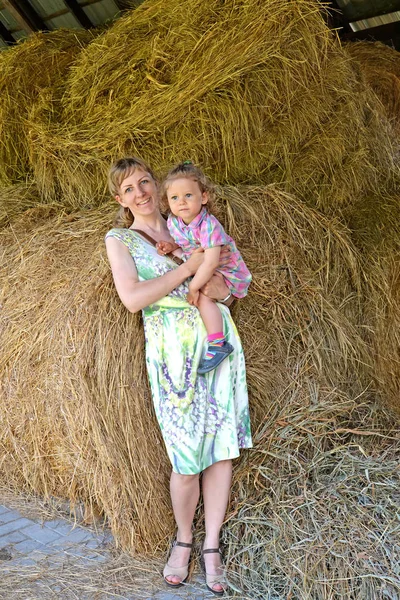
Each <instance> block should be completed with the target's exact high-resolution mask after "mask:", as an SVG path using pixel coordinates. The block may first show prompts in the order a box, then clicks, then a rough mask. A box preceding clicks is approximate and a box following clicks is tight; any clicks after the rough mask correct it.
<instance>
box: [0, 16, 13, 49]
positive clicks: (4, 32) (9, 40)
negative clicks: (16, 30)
mask: <svg viewBox="0 0 400 600" xmlns="http://www.w3.org/2000/svg"><path fill="white" fill-rule="evenodd" d="M0 35H1V37H2V38H3V40H4V41H5V43H6V44H7V46H12V45H13V44H15V39H14V38H13V36H12V35H11V32H10V31H9V30H8V29H7V27H6V26H5V25H3V23H2V22H1V21H0Z"/></svg>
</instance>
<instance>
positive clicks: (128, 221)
mask: <svg viewBox="0 0 400 600" xmlns="http://www.w3.org/2000/svg"><path fill="white" fill-rule="evenodd" d="M136 169H140V170H141V171H144V172H145V173H148V174H149V175H150V177H151V178H152V179H153V180H154V182H155V183H157V179H156V177H155V175H154V173H153V170H152V169H151V168H150V167H149V165H148V164H147V163H146V162H144V160H142V159H141V158H138V157H137V156H128V157H126V158H120V159H119V160H116V161H115V163H113V164H112V165H111V167H110V170H109V172H108V189H109V190H110V194H111V195H112V197H113V198H115V197H116V196H119V194H120V187H121V183H122V182H123V181H124V179H126V178H127V177H129V175H131V174H132V173H134V171H136ZM133 221H134V218H133V215H132V213H131V211H130V210H129V208H125V207H123V206H121V207H120V208H119V210H118V213H117V215H116V217H115V220H114V226H115V227H123V228H129V227H130V226H131V225H132V223H133Z"/></svg>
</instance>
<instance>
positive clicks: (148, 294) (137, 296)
mask: <svg viewBox="0 0 400 600" xmlns="http://www.w3.org/2000/svg"><path fill="white" fill-rule="evenodd" d="M106 248H107V255H108V260H109V261H110V265H111V270H112V274H113V278H114V283H115V287H116V288H117V292H118V296H119V297H120V298H121V301H122V303H123V304H124V306H126V308H127V309H128V310H129V311H130V312H132V313H135V312H138V311H139V310H141V309H142V308H144V307H145V306H148V305H149V304H152V303H153V302H157V300H160V298H164V296H167V294H169V293H170V292H172V290H174V289H175V288H176V287H178V285H180V284H181V283H183V282H184V281H185V279H187V278H188V277H190V276H191V275H193V274H194V273H195V272H196V271H197V269H198V268H199V266H200V265H201V263H202V262H203V254H202V253H199V252H196V253H194V254H193V255H192V256H191V257H190V258H189V260H187V261H186V262H185V263H183V264H182V265H180V266H179V267H177V268H176V269H173V270H171V271H168V273H165V275H161V277H156V278H154V279H150V280H148V281H139V278H138V273H137V270H136V267H135V263H134V261H133V258H132V256H131V255H130V252H129V250H128V248H127V247H126V246H125V245H124V244H123V243H122V242H120V241H119V240H117V239H116V238H113V237H108V238H107V239H106Z"/></svg>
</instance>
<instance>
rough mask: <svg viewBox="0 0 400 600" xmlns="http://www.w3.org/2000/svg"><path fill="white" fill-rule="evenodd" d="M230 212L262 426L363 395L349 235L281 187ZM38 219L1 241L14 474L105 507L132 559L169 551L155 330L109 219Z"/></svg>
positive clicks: (20, 482) (243, 325)
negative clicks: (118, 252) (109, 256)
mask: <svg viewBox="0 0 400 600" xmlns="http://www.w3.org/2000/svg"><path fill="white" fill-rule="evenodd" d="M221 205H222V209H223V214H224V215H225V222H226V225H227V226H228V229H229V231H230V232H231V233H232V234H233V235H234V236H236V237H237V239H238V242H239V245H241V246H243V251H244V252H243V253H244V256H245V259H246V262H247V263H248V264H249V266H250V268H251V269H252V271H253V274H254V285H253V290H252V293H251V295H250V297H249V298H248V299H247V300H245V301H243V303H240V305H239V307H238V315H237V323H238V326H239V329H240V331H241V335H242V337H243V341H244V346H245V350H246V356H247V360H248V365H249V366H248V379H249V387H250V393H251V403H252V415H253V422H254V429H255V430H256V429H257V427H261V426H262V427H266V428H268V427H270V426H271V425H272V423H273V422H274V420H275V416H276V414H277V411H280V412H282V413H285V412H287V411H288V410H291V409H293V407H294V406H295V407H296V410H297V411H299V414H302V411H303V408H304V410H307V411H309V410H311V409H310V406H312V405H314V403H317V404H318V401H319V397H320V392H319V391H318V390H319V388H321V389H322V388H323V389H324V390H326V391H327V393H328V395H329V394H330V397H331V399H332V404H334V403H335V400H334V399H335V398H338V397H340V396H341V394H342V393H343V394H344V393H346V392H349V393H350V390H351V391H352V393H353V394H354V395H355V396H356V395H358V394H359V393H361V391H362V390H363V389H364V386H365V385H366V383H367V382H366V377H367V375H366V372H365V370H363V365H364V364H365V362H366V357H365V347H364V344H363V342H362V339H361V337H360V335H359V330H358V328H359V321H360V318H361V316H360V306H359V301H358V297H357V293H358V292H357V290H358V287H359V280H358V277H359V274H358V265H359V259H358V257H357V255H356V253H354V251H353V249H352V247H351V244H350V243H349V241H348V239H347V236H346V232H344V231H342V230H341V228H340V227H339V226H337V225H336V224H330V223H329V222H327V221H326V220H325V219H324V218H323V217H321V216H320V215H318V214H317V213H316V212H314V211H312V210H311V209H308V208H306V207H305V206H303V205H302V204H301V203H299V202H297V201H296V200H295V199H294V198H292V197H289V196H287V195H285V194H284V193H283V192H279V191H277V190H274V189H273V188H271V189H262V188H249V189H245V190H243V191H240V190H235V189H234V188H224V189H223V190H222V200H221ZM113 210H114V207H112V211H113ZM37 220H38V216H37V215H36V224H37V226H36V227H35V228H34V229H33V230H32V228H31V227H30V226H29V215H28V217H27V218H26V217H24V219H21V220H20V221H19V222H14V223H13V227H12V230H10V231H8V230H3V231H2V232H0V236H1V240H2V247H3V250H2V253H3V257H4V260H3V264H2V279H3V280H4V281H5V286H4V288H3V293H2V300H1V303H2V307H3V310H2V321H1V326H0V331H1V336H2V340H1V347H2V349H3V352H2V355H1V358H0V374H1V381H2V389H3V400H2V412H3V415H4V419H5V425H6V426H5V427H4V428H3V430H2V432H1V435H2V439H1V445H2V448H3V457H2V460H3V464H4V465H5V467H6V468H7V470H6V471H3V472H4V473H7V480H8V482H9V483H12V482H14V484H15V485H17V486H18V487H20V488H24V487H25V488H29V489H34V490H35V491H36V492H38V493H40V494H49V493H51V494H53V495H60V496H67V497H70V498H71V499H78V498H81V499H84V500H85V501H86V502H88V503H93V504H95V505H97V506H98V507H99V508H100V509H101V510H103V511H104V512H105V513H106V514H107V515H108V517H109V518H110V522H111V524H112V527H113V529H114V532H115V533H116V535H117V537H118V539H119V540H120V542H121V543H122V544H123V545H124V546H125V547H128V548H131V549H136V550H139V549H141V550H143V549H145V550H147V551H150V549H153V550H155V549H157V548H159V547H161V546H162V545H165V540H166V538H167V537H168V535H169V534H170V533H171V527H172V518H171V514H170V508H169V499H168V491H167V489H168V486H167V478H168V472H169V467H168V465H167V459H166V456H165V452H164V449H163V447H162V444H161V442H160V434H159V432H158V427H157V425H156V423H155V419H154V415H153V412H152V408H151V401H150V398H149V392H148V387H147V378H146V374H145V363H144V354H143V331H142V324H141V320H140V317H139V316H138V315H131V314H129V313H128V312H127V311H126V309H125V308H124V307H123V306H122V305H121V303H120V301H119V299H118V298H117V296H116V293H115V290H114V286H113V283H112V280H111V276H110V273H109V267H108V264H107V261H106V260H105V258H104V247H103V240H102V236H103V233H105V231H106V230H107V229H108V227H109V223H110V222H111V214H110V207H105V208H103V209H98V210H97V211H89V212H84V213H82V214H79V213H78V214H76V215H70V216H63V215H56V216H54V217H52V218H50V219H47V220H46V221H44V222H43V223H42V224H40V223H39V224H38V223H37ZM244 237H246V245H245V241H244ZM289 405H291V407H292V408H291V409H289ZM302 406H303V408H302ZM332 410H333V411H334V410H335V409H334V408H333V409H332ZM271 419H272V421H271ZM305 427H307V425H306V424H305ZM263 444H264V442H263ZM263 447H264V446H263ZM242 460H243V461H244V462H243V463H242V467H241V468H244V466H243V465H246V464H247V463H246V460H251V453H250V454H248V455H247V458H246V455H244V458H243V459H242ZM249 502H251V499H249Z"/></svg>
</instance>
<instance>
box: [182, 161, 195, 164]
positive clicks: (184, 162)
mask: <svg viewBox="0 0 400 600" xmlns="http://www.w3.org/2000/svg"><path fill="white" fill-rule="evenodd" d="M182 164H183V165H192V164H193V163H192V161H191V160H184V161H183V163H182Z"/></svg>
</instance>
